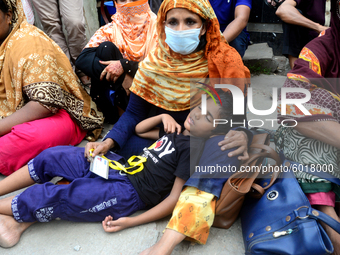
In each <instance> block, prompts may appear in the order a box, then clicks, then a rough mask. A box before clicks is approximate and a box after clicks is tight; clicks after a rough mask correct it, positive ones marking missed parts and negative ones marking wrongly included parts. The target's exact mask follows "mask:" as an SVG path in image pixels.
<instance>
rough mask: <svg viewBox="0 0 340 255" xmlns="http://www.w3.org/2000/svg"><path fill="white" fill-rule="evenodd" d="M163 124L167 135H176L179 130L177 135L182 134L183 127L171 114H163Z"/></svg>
mask: <svg viewBox="0 0 340 255" xmlns="http://www.w3.org/2000/svg"><path fill="white" fill-rule="evenodd" d="M162 122H163V126H164V131H165V133H167V134H170V133H175V132H176V129H177V134H180V133H181V125H179V124H178V123H177V122H176V121H175V120H174V118H173V117H171V116H170V115H169V114H162Z"/></svg>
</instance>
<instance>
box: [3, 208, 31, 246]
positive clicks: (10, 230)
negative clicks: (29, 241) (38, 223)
mask: <svg viewBox="0 0 340 255" xmlns="http://www.w3.org/2000/svg"><path fill="white" fill-rule="evenodd" d="M33 223H34V222H27V223H18V222H16V221H15V219H14V218H13V217H12V216H7V215H2V214H0V246H1V247H3V248H10V247H12V246H14V245H16V244H17V243H18V242H19V240H20V236H21V234H22V233H23V232H24V231H25V230H26V229H27V228H28V227H29V226H31V225H32V224H33Z"/></svg>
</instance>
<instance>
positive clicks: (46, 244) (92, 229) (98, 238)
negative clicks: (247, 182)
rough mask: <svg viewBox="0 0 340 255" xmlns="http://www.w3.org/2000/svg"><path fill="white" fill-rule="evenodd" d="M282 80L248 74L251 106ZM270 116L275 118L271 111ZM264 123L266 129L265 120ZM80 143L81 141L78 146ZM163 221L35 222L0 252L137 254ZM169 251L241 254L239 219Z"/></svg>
mask: <svg viewBox="0 0 340 255" xmlns="http://www.w3.org/2000/svg"><path fill="white" fill-rule="evenodd" d="M284 80H285V77H284V76H281V75H260V76H254V77H252V88H253V90H254V97H253V98H254V107H255V108H256V109H262V110H264V109H269V108H270V106H271V103H272V100H271V98H270V96H271V93H270V91H271V88H272V87H274V86H275V87H281V86H282V85H283V82H284ZM251 118H255V119H261V118H259V117H258V116H254V115H251V114H250V113H248V119H251ZM266 118H267V119H268V117H266ZM270 118H275V114H273V116H271V117H270ZM263 119H264V118H263ZM266 124H267V127H269V128H270V126H268V123H266ZM108 128H109V127H106V129H108ZM271 129H273V128H271ZM103 133H105V131H104V132H103ZM84 144H85V143H84V142H83V143H82V144H81V145H80V146H82V145H84ZM2 178H3V176H0V179H2ZM89 192H91V191H89ZM139 213H140V212H139ZM167 220H168V218H166V219H163V220H160V221H157V222H154V223H150V224H145V225H143V226H139V227H135V228H132V229H126V230H123V231H121V232H119V233H110V234H109V233H105V232H104V231H103V230H102V227H101V224H100V223H73V222H67V221H53V222H51V223H37V224H34V225H33V226H32V227H30V228H29V229H28V230H27V231H26V232H25V233H24V234H23V236H22V238H21V240H20V242H19V243H18V244H17V245H16V246H14V247H13V248H11V249H3V248H0V254H4V255H18V254H25V255H26V254H35V255H46V254H48V255H53V254H91V255H92V254H114V255H116V254H117V255H118V254H122V255H133V254H139V253H140V252H141V251H143V250H144V249H146V248H148V247H150V246H151V245H153V244H154V243H155V242H156V241H157V240H158V239H159V238H160V236H161V235H162V231H163V230H164V228H165V226H166V223H167ZM173 254H174V255H182V254H183V255H184V254H193V255H196V254H209V255H210V254H233V255H239V254H244V248H243V240H242V234H241V225H240V221H239V220H238V221H237V222H236V223H235V224H234V225H233V226H232V227H231V228H230V229H229V230H224V229H216V228H212V230H211V234H210V236H209V239H208V243H207V244H206V245H205V246H202V245H198V244H191V243H189V242H183V243H182V244H181V245H179V246H178V247H177V248H176V250H175V251H174V252H173Z"/></svg>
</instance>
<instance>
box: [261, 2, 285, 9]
mask: <svg viewBox="0 0 340 255" xmlns="http://www.w3.org/2000/svg"><path fill="white" fill-rule="evenodd" d="M263 1H264V3H265V4H266V5H267V6H268V7H269V8H272V9H275V10H276V9H277V8H279V6H280V5H281V4H282V3H283V2H284V0H283V1H281V2H279V0H272V1H274V2H275V3H276V5H275V6H273V5H271V4H270V3H268V1H267V0H263Z"/></svg>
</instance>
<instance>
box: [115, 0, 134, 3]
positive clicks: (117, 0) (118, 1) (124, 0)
mask: <svg viewBox="0 0 340 255" xmlns="http://www.w3.org/2000/svg"><path fill="white" fill-rule="evenodd" d="M137 1H139V0H116V3H117V4H128V3H132V2H137Z"/></svg>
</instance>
